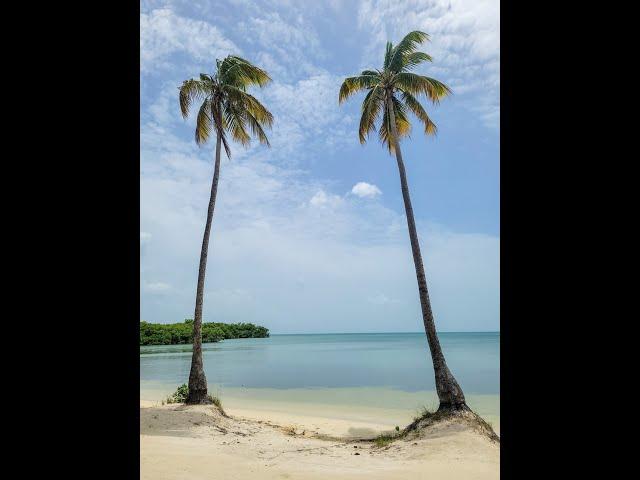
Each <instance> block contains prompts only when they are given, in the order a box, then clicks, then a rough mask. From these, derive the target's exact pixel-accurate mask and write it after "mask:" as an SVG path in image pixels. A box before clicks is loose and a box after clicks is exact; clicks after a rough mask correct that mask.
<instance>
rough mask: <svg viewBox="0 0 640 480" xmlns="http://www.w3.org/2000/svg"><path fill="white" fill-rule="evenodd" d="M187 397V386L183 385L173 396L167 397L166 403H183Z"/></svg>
mask: <svg viewBox="0 0 640 480" xmlns="http://www.w3.org/2000/svg"><path fill="white" fill-rule="evenodd" d="M188 396H189V386H188V385H187V384H186V383H183V384H182V385H180V386H179V387H178V389H177V390H176V391H175V392H174V394H173V395H171V396H169V397H167V403H185V402H186V401H187V397H188Z"/></svg>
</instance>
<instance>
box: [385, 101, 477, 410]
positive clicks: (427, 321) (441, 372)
mask: <svg viewBox="0 0 640 480" xmlns="http://www.w3.org/2000/svg"><path fill="white" fill-rule="evenodd" d="M386 102H387V111H388V114H389V119H390V123H391V136H392V139H393V146H394V149H395V152H396V160H397V161H398V170H399V172H400V186H401V188H402V198H403V199H404V209H405V212H406V215H407V225H408V227H409V238H410V239H411V251H412V253H413V263H414V265H415V268H416V277H417V279H418V292H419V294H420V306H421V307H422V321H423V323H424V330H425V333H426V334H427V341H428V343H429V350H430V351H431V359H432V360H433V370H434V372H435V377H436V391H437V393H438V399H439V400H440V406H439V408H438V410H466V409H468V407H467V405H466V402H465V398H464V393H462V389H461V388H460V386H459V385H458V382H457V381H456V379H455V378H454V376H453V374H452V373H451V371H450V370H449V367H448V366H447V362H446V361H445V359H444V354H443V353H442V348H441V347H440V341H439V340H438V334H437V333H436V325H435V322H434V320H433V312H432V311H431V302H430V301H429V291H428V289H427V279H426V276H425V274H424V266H423V265H422V254H421V253H420V244H419V243H418V232H417V231H416V222H415V220H414V218H413V207H412V206H411V197H410V196H409V185H408V184H407V174H406V172H405V169H404V162H403V161H402V151H401V150H400V141H399V139H398V130H397V127H396V118H395V114H394V110H393V102H392V100H391V94H390V93H389V92H388V94H387V99H386Z"/></svg>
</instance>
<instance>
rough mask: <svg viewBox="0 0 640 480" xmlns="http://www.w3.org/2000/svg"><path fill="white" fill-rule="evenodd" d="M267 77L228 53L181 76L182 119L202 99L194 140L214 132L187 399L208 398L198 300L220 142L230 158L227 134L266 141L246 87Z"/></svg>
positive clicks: (263, 112)
mask: <svg viewBox="0 0 640 480" xmlns="http://www.w3.org/2000/svg"><path fill="white" fill-rule="evenodd" d="M270 80H271V78H269V75H267V72H265V71H264V70H261V69H260V68H258V67H256V66H254V65H252V64H251V63H249V62H248V61H247V60H245V59H243V58H240V57H238V56H235V55H229V56H228V57H227V58H225V59H224V60H216V72H215V74H213V75H206V74H200V79H191V80H185V81H184V82H183V83H182V86H181V87H180V110H181V111H182V116H183V117H184V118H185V119H186V118H187V117H188V116H189V111H190V109H191V105H192V104H193V103H194V102H198V103H199V102H202V103H201V104H200V109H199V110H198V116H197V120H196V130H195V140H196V143H197V144H198V145H202V144H204V143H205V142H206V141H207V140H208V139H209V136H210V135H211V133H214V134H215V136H216V156H215V166H214V170H213V182H212V184H211V197H210V198H209V209H208V211H207V223H206V225H205V228H204V237H203V239H202V250H201V252H200V268H199V270H198V286H197V290H196V308H195V315H194V318H193V356H192V358H191V371H190V373H189V395H188V398H187V403H189V404H198V403H209V401H210V400H209V398H208V395H207V378H206V376H205V374H204V368H203V364H202V302H203V294H204V276H205V270H206V268H207V251H208V249H209V235H210V233H211V221H212V219H213V210H214V207H215V204H216V194H217V191H218V177H219V175H220V149H221V147H224V150H225V152H226V154H227V158H231V151H230V149H229V143H228V138H227V137H228V134H230V135H231V138H233V139H234V140H236V141H238V142H240V144H242V145H243V146H247V145H249V142H250V139H251V137H250V135H249V133H248V132H247V130H249V131H250V132H251V133H252V134H253V135H254V136H255V137H257V138H258V140H259V141H260V143H263V144H265V145H267V146H269V140H268V139H267V136H266V135H265V133H264V127H265V126H266V127H271V124H272V123H273V115H271V112H269V111H268V110H267V109H266V108H265V107H264V106H263V105H262V104H261V103H260V102H259V101H258V100H257V99H256V98H255V97H253V96H252V95H250V94H249V93H247V88H248V87H250V86H253V85H257V86H259V87H263V86H264V85H266V84H267V83H268V82H269V81H270Z"/></svg>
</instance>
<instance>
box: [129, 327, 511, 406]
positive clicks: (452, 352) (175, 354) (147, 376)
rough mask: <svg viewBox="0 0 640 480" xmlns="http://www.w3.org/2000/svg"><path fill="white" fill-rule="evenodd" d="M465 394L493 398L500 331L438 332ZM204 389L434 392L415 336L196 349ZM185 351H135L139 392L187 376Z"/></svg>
mask: <svg viewBox="0 0 640 480" xmlns="http://www.w3.org/2000/svg"><path fill="white" fill-rule="evenodd" d="M439 338H440V343H441V345H442V348H443V350H444V353H445V356H446V358H447V363H448V364H449V368H450V369H451V371H452V372H453V373H454V375H455V376H456V378H457V379H458V382H459V383H460V384H461V386H462V388H463V389H464V391H465V393H466V394H467V395H469V394H481V395H499V394H500V333H499V332H490V333H485V332H482V333H440V334H439ZM203 358H204V366H205V373H206V375H207V380H208V383H209V385H210V390H213V389H218V390H223V391H224V389H225V388H229V389H236V388H238V387H243V388H247V389H256V388H258V389H260V388H262V389H264V388H269V389H301V388H302V389H309V388H322V389H326V388H347V387H382V388H385V389H393V390H398V391H403V392H419V391H433V390H435V385H434V379H433V367H432V366H431V357H430V355H429V350H428V346H427V341H426V337H425V335H424V334H423V333H367V334H317V335H272V336H271V337H270V338H255V339H238V340H224V341H223V342H220V343H211V344H205V345H203ZM190 361H191V346H189V345H168V346H146V347H140V381H141V392H142V391H144V390H145V389H151V388H153V389H155V390H162V391H166V392H171V391H173V390H175V388H176V386H178V385H180V384H182V383H186V382H187V380H188V377H189V366H190Z"/></svg>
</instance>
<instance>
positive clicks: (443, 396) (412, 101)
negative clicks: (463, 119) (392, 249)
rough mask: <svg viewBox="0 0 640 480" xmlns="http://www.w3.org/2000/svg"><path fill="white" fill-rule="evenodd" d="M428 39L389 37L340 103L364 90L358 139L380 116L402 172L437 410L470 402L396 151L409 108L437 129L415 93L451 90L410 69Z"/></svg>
mask: <svg viewBox="0 0 640 480" xmlns="http://www.w3.org/2000/svg"><path fill="white" fill-rule="evenodd" d="M428 38H429V36H428V35H427V34H426V33H424V32H419V31H414V32H411V33H409V34H407V36H405V37H404V38H403V39H402V41H401V42H400V43H399V44H398V45H396V46H395V47H394V46H393V44H392V43H391V42H387V48H386V53H385V56H384V65H383V67H382V69H381V70H365V71H363V72H362V73H361V74H360V75H357V76H355V77H348V78H346V79H345V80H344V82H343V83H342V86H341V87H340V94H339V103H342V102H344V101H345V100H346V99H347V98H349V97H350V96H351V95H353V94H355V93H357V92H359V91H361V90H368V93H367V95H366V97H365V99H364V101H363V103H362V117H361V119H360V132H359V133H360V143H365V142H366V141H367V137H368V135H369V133H370V132H371V131H374V130H376V126H375V124H376V122H377V121H378V119H379V118H380V116H381V115H382V122H381V124H380V127H379V129H378V135H379V136H380V140H381V141H382V143H383V144H384V145H386V146H387V147H388V149H389V152H390V153H395V155H396V160H397V162H398V170H399V171H400V185H401V188H402V197H403V199H404V208H405V211H406V215H407V224H408V226H409V238H410V239H411V250H412V252H413V262H414V264H415V268H416V277H417V280H418V292H419V294H420V305H421V307H422V320H423V322H424V329H425V332H426V335H427V341H428V343H429V349H430V350H431V358H432V360H433V367H434V372H435V379H436V391H437V393H438V398H439V400H440V406H439V410H466V409H468V407H467V405H466V402H465V398H464V394H463V392H462V389H461V388H460V386H459V385H458V382H457V381H456V379H455V378H454V376H453V374H452V373H451V371H450V370H449V367H447V362H446V361H445V358H444V354H443V353H442V348H441V347H440V341H439V340H438V334H437V333H436V327H435V323H434V320H433V312H432V311H431V302H430V301H429V291H428V290H427V280H426V277H425V273H424V266H423V265H422V255H421V253H420V244H419V243H418V233H417V232H416V222H415V220H414V218H413V208H412V206H411V197H410V196H409V186H408V185H407V174H406V172H405V168H404V162H403V160H402V151H401V150H400V139H401V138H402V137H405V136H407V135H408V134H409V131H410V129H411V123H410V122H409V118H408V113H409V112H411V113H413V114H414V115H415V116H416V117H417V119H418V120H419V121H420V122H421V123H422V125H423V126H424V132H425V134H426V135H434V134H435V133H436V125H435V124H434V123H433V121H432V120H431V119H430V118H429V115H427V112H426V111H425V109H424V108H423V107H422V105H421V104H420V102H419V101H418V99H417V98H416V96H419V95H421V94H424V95H426V97H427V98H428V99H429V100H430V101H431V102H433V103H434V104H437V103H438V102H439V101H440V99H442V98H444V97H445V96H447V95H448V94H450V93H451V90H450V89H449V87H447V86H446V85H445V84H444V83H442V82H440V81H438V80H435V79H433V78H430V77H425V76H423V75H418V74H416V73H413V72H412V71H411V70H413V69H414V68H415V67H416V66H418V65H420V64H421V63H423V62H430V61H431V57H430V56H429V55H427V54H426V53H423V52H419V51H417V48H418V46H419V45H420V44H421V43H422V42H424V41H425V40H428Z"/></svg>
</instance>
